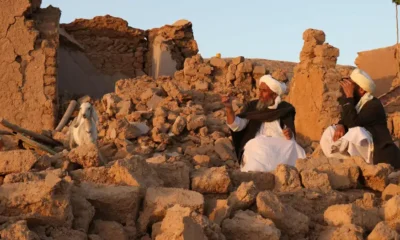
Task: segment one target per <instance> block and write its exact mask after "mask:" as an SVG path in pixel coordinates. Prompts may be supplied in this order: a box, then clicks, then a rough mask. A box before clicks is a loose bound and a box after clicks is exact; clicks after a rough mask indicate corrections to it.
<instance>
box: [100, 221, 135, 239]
mask: <svg viewBox="0 0 400 240" xmlns="http://www.w3.org/2000/svg"><path fill="white" fill-rule="evenodd" d="M93 228H94V229H93V233H94V234H97V235H98V236H99V237H100V238H101V239H103V240H113V239H121V240H128V239H129V238H128V236H127V234H126V233H125V231H124V228H123V226H122V225H121V224H119V223H117V222H112V221H102V220H96V221H94V222H93Z"/></svg>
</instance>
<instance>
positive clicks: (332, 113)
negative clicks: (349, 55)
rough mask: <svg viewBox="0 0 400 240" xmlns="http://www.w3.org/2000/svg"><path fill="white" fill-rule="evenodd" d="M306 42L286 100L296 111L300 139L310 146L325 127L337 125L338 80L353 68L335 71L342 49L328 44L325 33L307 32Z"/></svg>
mask: <svg viewBox="0 0 400 240" xmlns="http://www.w3.org/2000/svg"><path fill="white" fill-rule="evenodd" d="M303 40H304V46H303V49H302V51H301V53H300V63H299V64H298V65H297V66H296V67H295V69H294V76H293V79H292V81H291V84H290V92H289V95H288V97H287V100H288V101H289V102H290V103H292V104H293V105H294V107H295V108H296V113H297V114H296V119H295V124H296V132H297V134H298V137H297V139H298V141H300V143H301V145H303V146H309V145H310V144H311V143H312V142H319V140H320V138H321V135H322V133H323V131H324V130H325V129H326V127H328V126H329V125H331V124H334V123H337V122H338V120H339V117H340V108H339V103H338V98H339V97H341V95H342V93H341V91H340V85H339V81H340V80H341V78H342V76H343V75H348V74H349V72H350V69H348V70H346V69H341V70H342V71H339V70H338V69H337V68H336V61H337V58H338V56H339V49H337V48H335V47H333V46H331V45H329V44H327V43H325V33H324V32H322V31H320V30H315V29H308V30H306V31H305V32H304V34H303ZM346 72H347V73H346Z"/></svg>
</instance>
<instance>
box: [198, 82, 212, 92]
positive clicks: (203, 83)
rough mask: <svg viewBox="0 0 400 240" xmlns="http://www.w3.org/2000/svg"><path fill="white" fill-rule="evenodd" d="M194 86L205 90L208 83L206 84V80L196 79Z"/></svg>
mask: <svg viewBox="0 0 400 240" xmlns="http://www.w3.org/2000/svg"><path fill="white" fill-rule="evenodd" d="M195 88H196V90H197V91H203V92H207V91H208V88H209V84H208V82H205V81H198V82H196V86H195Z"/></svg>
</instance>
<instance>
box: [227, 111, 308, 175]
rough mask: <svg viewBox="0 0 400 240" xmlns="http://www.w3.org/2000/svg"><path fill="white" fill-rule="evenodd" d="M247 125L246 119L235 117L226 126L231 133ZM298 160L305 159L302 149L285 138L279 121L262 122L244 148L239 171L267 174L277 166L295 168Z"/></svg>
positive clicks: (293, 140)
mask: <svg viewBox="0 0 400 240" xmlns="http://www.w3.org/2000/svg"><path fill="white" fill-rule="evenodd" d="M248 123H249V121H248V120H247V119H243V118H239V117H236V118H235V121H234V122H233V123H232V124H230V125H229V124H228V126H229V127H230V129H232V131H241V130H243V129H244V128H245V127H246V126H247V124H248ZM300 158H306V154H305V152H304V149H303V148H302V147H300V146H299V145H298V144H297V143H296V141H295V139H294V138H292V139H290V140H287V139H286V138H285V136H284V134H283V130H282V128H281V126H280V123H279V120H276V121H273V122H264V123H262V124H261V127H260V130H259V131H258V133H257V134H256V136H255V137H254V138H253V139H251V140H250V141H248V142H247V143H246V145H245V146H244V153H243V162H242V166H241V171H242V172H250V171H257V172H269V171H273V170H275V169H276V167H277V166H278V165H279V164H287V165H291V166H295V163H296V160H297V159H300Z"/></svg>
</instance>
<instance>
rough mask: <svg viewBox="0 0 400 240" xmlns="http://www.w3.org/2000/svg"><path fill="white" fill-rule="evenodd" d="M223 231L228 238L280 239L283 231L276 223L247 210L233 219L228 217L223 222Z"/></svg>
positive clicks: (238, 213)
mask: <svg viewBox="0 0 400 240" xmlns="http://www.w3.org/2000/svg"><path fill="white" fill-rule="evenodd" d="M222 232H223V233H224V235H225V237H226V238H227V239H232V240H236V239H237V240H239V239H263V240H275V239H276V240H278V239H280V237H281V231H280V230H279V229H277V228H276V227H275V224H274V223H273V222H272V221H271V220H269V219H265V218H263V217H262V216H260V215H259V214H257V213H255V212H253V211H250V210H247V211H239V212H237V213H236V214H235V216H234V217H233V218H232V219H226V220H224V222H223V223H222Z"/></svg>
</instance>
